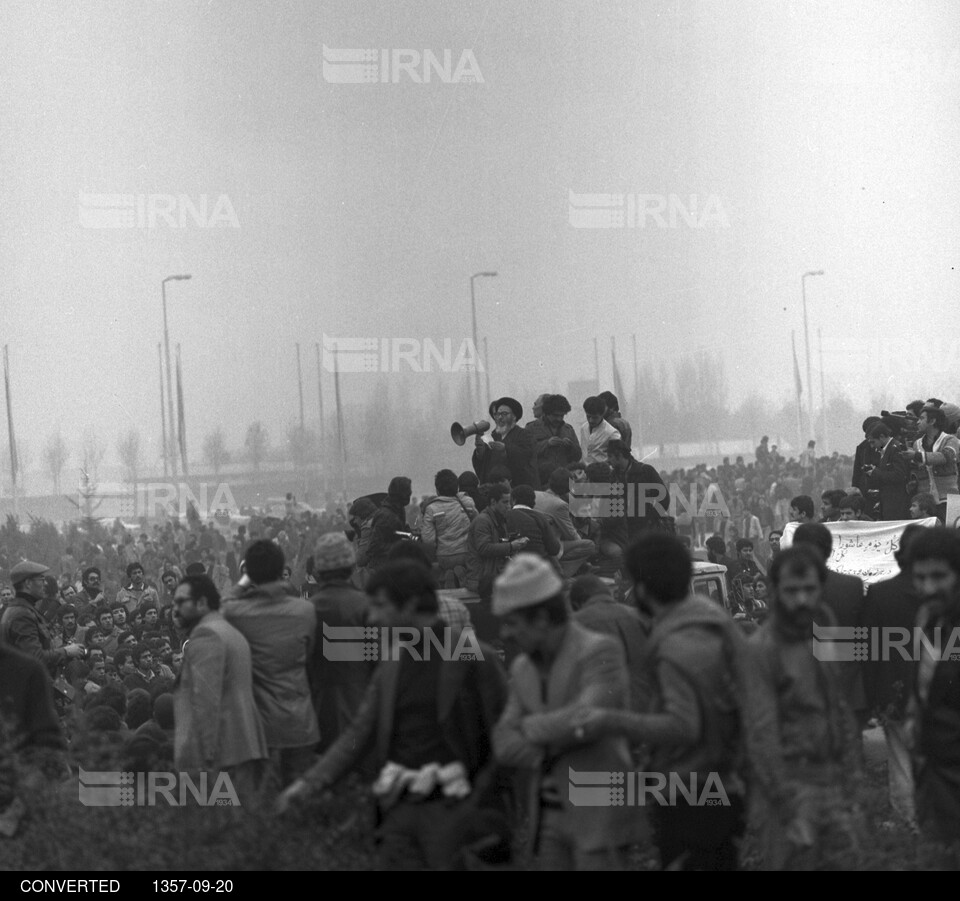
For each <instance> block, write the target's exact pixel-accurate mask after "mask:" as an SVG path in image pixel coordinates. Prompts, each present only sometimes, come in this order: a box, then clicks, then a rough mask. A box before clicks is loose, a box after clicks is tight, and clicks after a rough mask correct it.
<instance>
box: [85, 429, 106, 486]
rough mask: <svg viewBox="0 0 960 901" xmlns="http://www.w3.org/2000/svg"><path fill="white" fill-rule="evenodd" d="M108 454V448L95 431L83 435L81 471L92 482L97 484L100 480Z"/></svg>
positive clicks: (88, 430) (91, 430)
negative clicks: (101, 467)
mask: <svg viewBox="0 0 960 901" xmlns="http://www.w3.org/2000/svg"><path fill="white" fill-rule="evenodd" d="M106 453H107V449H106V447H105V446H104V444H103V442H102V441H101V440H100V439H99V438H98V437H97V435H96V433H95V432H94V431H93V429H87V430H86V431H85V432H84V433H83V447H82V456H83V464H82V466H81V469H82V470H83V471H84V472H85V473H86V474H87V477H88V478H89V479H90V481H91V482H97V481H98V480H99V477H100V464H101V463H102V462H103V458H104V456H105V455H106Z"/></svg>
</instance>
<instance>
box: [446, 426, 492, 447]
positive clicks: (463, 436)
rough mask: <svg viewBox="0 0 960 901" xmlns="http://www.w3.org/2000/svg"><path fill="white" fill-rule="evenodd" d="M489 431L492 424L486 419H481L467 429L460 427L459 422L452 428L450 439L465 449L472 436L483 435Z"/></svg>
mask: <svg viewBox="0 0 960 901" xmlns="http://www.w3.org/2000/svg"><path fill="white" fill-rule="evenodd" d="M489 429H490V423H489V422H487V421H486V419H481V420H480V421H479V422H474V423H471V424H470V425H468V426H466V427H464V426H462V425H460V423H459V422H455V423H454V424H453V425H452V426H450V437H451V438H452V439H453V441H454V443H455V444H458V445H460V447H463V445H465V444H466V443H467V439H468V438H469V437H470V436H471V435H482V434H483V433H484V432H486V431H489Z"/></svg>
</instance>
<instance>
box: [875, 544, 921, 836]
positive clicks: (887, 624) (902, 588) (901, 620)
mask: <svg viewBox="0 0 960 901" xmlns="http://www.w3.org/2000/svg"><path fill="white" fill-rule="evenodd" d="M923 531H924V528H923V526H918V525H910V526H907V527H906V529H904V530H903V534H902V535H901V536H900V548H899V550H898V551H897V553H896V558H897V563H898V564H899V565H900V572H898V573H897V574H896V575H895V576H893V578H891V579H884V580H883V581H881V582H874V583H873V584H872V585H870V586H869V587H868V588H867V598H866V602H865V604H864V619H863V624H864V625H865V626H867V627H876V628H877V629H880V630H884V631H883V632H877V633H873V632H871V633H870V634H871V635H873V634H877V635H884V636H889V641H890V642H893V641H900V639H902V638H906V639H907V642H906V648H907V652H906V658H905V657H904V655H903V654H901V653H900V652H899V651H898V650H897V649H896V648H893V647H890V646H889V645H888V643H887V641H886V640H884V639H883V638H881V644H880V648H879V650H880V651H881V652H882V651H883V650H884V649H885V648H887V650H888V653H881V654H877V655H876V656H877V657H879V659H877V660H873V659H871V660H870V661H869V662H868V663H866V664H865V669H864V674H863V675H864V678H863V687H864V692H865V694H866V697H867V705H868V708H869V710H870V712H871V713H873V714H874V715H875V716H876V717H877V718H878V719H879V720H880V722H881V723H882V724H883V731H884V735H885V736H886V740H887V788H888V791H889V794H890V807H891V808H892V809H893V811H894V813H896V814H897V815H898V816H899V817H900V818H901V819H902V820H903V821H904V822H905V823H906V824H907V825H908V826H915V825H916V806H915V804H914V797H913V793H914V785H913V768H912V763H911V760H910V750H909V747H910V745H909V740H908V737H907V725H906V722H905V720H906V707H907V702H908V701H909V699H910V698H911V696H912V695H913V682H914V675H915V668H914V661H913V646H914V644H913V627H914V624H915V623H916V621H917V612H918V610H919V609H920V597H919V596H918V595H917V593H916V592H915V591H914V590H913V577H912V575H911V573H910V556H909V553H910V543H911V542H912V541H913V540H914V539H915V538H916V537H917V536H918V535H920V534H921V533H922V532H923ZM872 656H873V655H871V657H872Z"/></svg>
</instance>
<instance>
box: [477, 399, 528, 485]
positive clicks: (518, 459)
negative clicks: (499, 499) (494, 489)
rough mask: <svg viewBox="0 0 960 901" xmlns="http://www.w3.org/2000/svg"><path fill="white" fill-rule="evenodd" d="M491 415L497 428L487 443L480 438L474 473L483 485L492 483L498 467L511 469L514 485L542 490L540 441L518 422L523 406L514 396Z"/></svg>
mask: <svg viewBox="0 0 960 901" xmlns="http://www.w3.org/2000/svg"><path fill="white" fill-rule="evenodd" d="M490 416H491V417H492V418H493V419H494V421H495V422H496V424H497V426H496V428H495V429H494V430H493V431H492V432H491V433H490V439H491V440H490V443H489V444H487V443H486V442H485V441H484V440H483V439H482V438H481V437H480V436H479V435H477V439H476V445H477V446H476V448H475V450H474V452H473V470H474V472H476V474H477V477H478V478H479V479H480V482H481V483H483V482H489V481H491V479H489V478H488V474H489V473H490V472H491V471H492V470H493V468H494V467H495V466H505V467H506V468H507V469H509V470H510V484H511V485H512V486H516V485H529V486H530V487H531V488H533V489H534V490H539V489H540V475H539V473H538V472H537V442H536V440H535V438H534V437H533V435H531V434H530V432H528V431H527V430H526V429H522V428H520V427H519V426H518V425H517V422H518V421H519V420H521V419H523V407H522V406H520V402H519V401H516V400H514V399H513V398H512V397H501V398H500V399H499V400H495V401H494V402H493V403H492V404H490Z"/></svg>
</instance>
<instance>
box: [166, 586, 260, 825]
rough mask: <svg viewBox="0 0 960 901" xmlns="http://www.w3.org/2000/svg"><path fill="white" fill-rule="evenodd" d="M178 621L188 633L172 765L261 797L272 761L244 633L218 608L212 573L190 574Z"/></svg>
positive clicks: (248, 798)
mask: <svg viewBox="0 0 960 901" xmlns="http://www.w3.org/2000/svg"><path fill="white" fill-rule="evenodd" d="M174 621H175V622H176V624H177V626H178V627H179V628H181V629H185V630H186V631H188V632H189V636H190V637H189V638H188V639H187V641H186V642H185V643H184V646H183V662H182V664H181V667H180V682H179V684H178V686H177V690H176V694H175V695H174V721H175V723H176V727H175V730H176V731H175V735H174V765H175V766H176V769H177V770H178V771H179V772H182V773H199V772H200V771H205V772H207V773H209V774H210V778H211V784H213V781H214V780H216V779H217V776H218V774H219V773H220V772H226V773H227V774H228V775H229V777H230V781H231V782H232V784H233V788H234V789H235V790H236V792H237V795H238V797H239V799H240V803H241V804H243V805H245V806H247V805H249V803H251V802H253V801H254V800H255V798H256V793H257V792H258V791H259V786H260V781H261V779H262V775H263V762H264V761H266V759H267V742H266V738H265V736H264V732H263V723H262V722H261V721H260V714H259V713H258V712H257V707H256V704H255V703H254V700H253V668H252V665H251V662H250V646H249V645H248V644H247V641H246V639H245V638H244V637H243V635H241V634H240V633H239V632H238V631H237V630H236V629H235V628H234V627H233V626H231V625H230V623H228V622H227V621H226V620H225V619H224V618H223V615H222V614H221V613H220V592H218V591H217V587H216V585H214V584H213V581H212V580H211V579H210V577H209V576H187V577H185V578H184V579H183V580H182V581H181V582H180V584H179V585H178V586H177V591H176V594H175V595H174Z"/></svg>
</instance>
